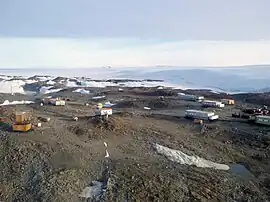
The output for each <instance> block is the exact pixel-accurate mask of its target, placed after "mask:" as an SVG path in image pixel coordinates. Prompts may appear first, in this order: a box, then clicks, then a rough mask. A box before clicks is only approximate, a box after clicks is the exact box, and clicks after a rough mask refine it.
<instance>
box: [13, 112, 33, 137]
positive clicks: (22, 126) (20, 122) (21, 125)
mask: <svg viewBox="0 0 270 202" xmlns="http://www.w3.org/2000/svg"><path fill="white" fill-rule="evenodd" d="M15 118H16V122H15V123H14V124H13V125H12V129H13V131H16V132H27V131H29V130H31V128H32V124H31V123H30V114H29V113H26V112H16V114H15Z"/></svg>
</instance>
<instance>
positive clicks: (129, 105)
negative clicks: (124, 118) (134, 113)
mask: <svg viewBox="0 0 270 202" xmlns="http://www.w3.org/2000/svg"><path fill="white" fill-rule="evenodd" d="M116 107H117V108H140V107H139V105H138V103H136V101H131V100H129V101H123V102H119V103H118V104H117V105H116Z"/></svg>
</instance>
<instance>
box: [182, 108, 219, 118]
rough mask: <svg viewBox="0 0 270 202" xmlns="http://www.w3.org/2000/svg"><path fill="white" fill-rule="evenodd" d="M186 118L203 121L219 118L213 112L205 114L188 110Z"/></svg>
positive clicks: (205, 112)
mask: <svg viewBox="0 0 270 202" xmlns="http://www.w3.org/2000/svg"><path fill="white" fill-rule="evenodd" d="M185 117H186V118H191V119H203V120H216V119H218V118H219V116H218V115H216V114H215V113H214V112H207V111H200V110H193V109H188V110H186V112H185Z"/></svg>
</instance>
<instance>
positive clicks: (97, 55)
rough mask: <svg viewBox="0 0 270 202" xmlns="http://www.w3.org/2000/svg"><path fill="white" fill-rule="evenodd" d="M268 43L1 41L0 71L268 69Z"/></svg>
mask: <svg viewBox="0 0 270 202" xmlns="http://www.w3.org/2000/svg"><path fill="white" fill-rule="evenodd" d="M269 53H270V41H268V40H261V41H202V40H200V41H199V40H197V41H196V40H187V41H170V42H160V41H158V40H152V41H146V40H145V41H143V40H139V39H134V38H123V39H121V38H117V39H116V38H100V37H99V38H79V39H74V38H73V39H72V38H0V68H20V67H22V68H30V67H48V68H49V67H100V66H112V67H123V66H124V67H125V66H133V67H134V66H155V65H174V66H232V65H234V66H235V65H250V64H270V55H269Z"/></svg>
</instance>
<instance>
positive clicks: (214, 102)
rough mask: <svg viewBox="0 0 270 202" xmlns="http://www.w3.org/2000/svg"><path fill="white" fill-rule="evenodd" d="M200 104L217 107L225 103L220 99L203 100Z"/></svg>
mask: <svg viewBox="0 0 270 202" xmlns="http://www.w3.org/2000/svg"><path fill="white" fill-rule="evenodd" d="M202 106H204V107H218V108H222V107H224V106H225V105H224V104H223V103H222V102H220V101H212V100H204V101H203V102H202Z"/></svg>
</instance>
